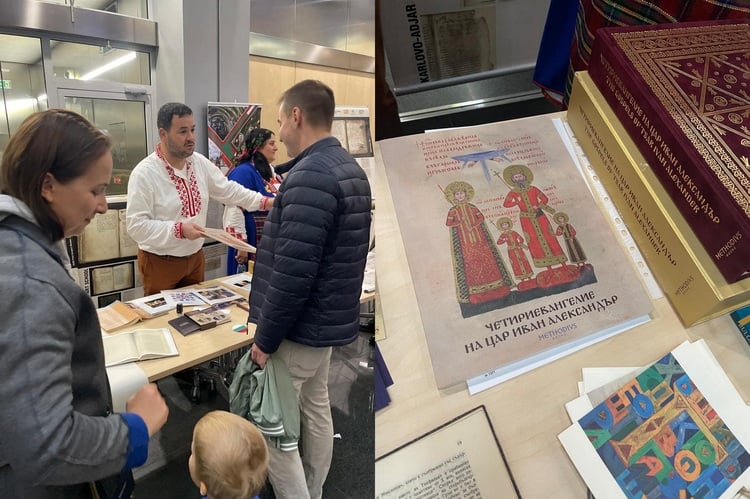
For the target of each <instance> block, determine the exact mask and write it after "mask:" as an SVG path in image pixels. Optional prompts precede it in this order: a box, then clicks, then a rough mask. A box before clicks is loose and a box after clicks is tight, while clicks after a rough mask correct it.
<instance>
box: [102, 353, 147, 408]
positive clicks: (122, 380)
mask: <svg viewBox="0 0 750 499" xmlns="http://www.w3.org/2000/svg"><path fill="white" fill-rule="evenodd" d="M107 377H108V378H109V387H110V389H111V390H112V409H113V411H114V412H125V403H126V402H127V401H128V399H129V398H130V396H131V395H133V394H134V393H135V392H137V391H138V389H139V388H140V387H142V386H144V385H145V384H147V383H148V377H147V376H146V373H145V372H143V369H141V368H140V367H139V366H138V364H137V363H135V362H131V363H129V364H121V365H119V366H112V367H108V368H107Z"/></svg>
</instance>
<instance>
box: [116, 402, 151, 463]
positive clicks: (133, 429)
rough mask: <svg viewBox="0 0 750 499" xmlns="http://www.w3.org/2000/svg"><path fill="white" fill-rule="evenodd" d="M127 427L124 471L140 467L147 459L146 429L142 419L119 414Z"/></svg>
mask: <svg viewBox="0 0 750 499" xmlns="http://www.w3.org/2000/svg"><path fill="white" fill-rule="evenodd" d="M120 416H121V417H122V419H124V420H125V424H127V425H128V430H129V432H128V459H127V461H125V466H124V469H126V470H129V469H133V468H135V467H137V466H141V465H142V464H143V463H145V462H146V459H147V458H148V441H149V436H148V427H147V426H146V423H145V422H144V421H143V419H142V418H141V417H140V416H139V415H138V414H134V413H131V412H125V413H122V414H120Z"/></svg>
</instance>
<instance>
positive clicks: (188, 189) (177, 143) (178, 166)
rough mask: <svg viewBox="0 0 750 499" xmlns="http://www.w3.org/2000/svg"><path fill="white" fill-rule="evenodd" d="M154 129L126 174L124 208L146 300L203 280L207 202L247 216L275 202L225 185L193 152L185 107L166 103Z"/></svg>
mask: <svg viewBox="0 0 750 499" xmlns="http://www.w3.org/2000/svg"><path fill="white" fill-rule="evenodd" d="M157 126H158V127H159V142H158V143H157V144H156V148H155V151H154V152H153V153H151V154H150V155H148V156H147V157H146V158H144V159H143V160H142V161H141V162H140V163H138V164H137V165H136V166H135V168H134V169H133V172H132V173H131V174H130V180H129V181H128V204H127V209H126V224H127V230H128V234H130V237H132V238H133V240H135V242H136V243H138V268H139V270H140V272H141V276H142V277H143V291H144V294H146V295H150V294H154V293H158V292H159V291H162V290H164V289H174V288H178V287H181V286H190V285H192V284H197V283H199V282H201V281H203V280H204V257H203V250H202V247H203V241H204V239H203V236H202V235H201V233H200V231H201V230H203V228H204V227H205V224H206V215H207V212H208V201H209V199H215V200H217V201H219V202H221V203H224V204H228V205H237V206H241V207H242V208H244V209H245V210H247V211H256V210H268V209H270V207H271V205H272V203H273V198H269V197H265V196H263V195H261V194H259V193H257V192H255V191H251V190H249V189H246V188H245V187H243V186H242V185H240V184H238V183H236V182H232V181H231V180H227V178H226V177H225V176H224V174H223V173H222V172H221V170H219V168H218V167H217V166H216V165H215V164H213V163H212V162H211V161H209V160H208V158H206V157H205V156H203V155H202V154H200V153H198V152H195V119H194V118H193V111H192V110H191V109H190V108H189V107H188V106H186V105H185V104H181V103H177V102H170V103H168V104H164V105H163V106H162V107H161V109H159V114H158V116H157Z"/></svg>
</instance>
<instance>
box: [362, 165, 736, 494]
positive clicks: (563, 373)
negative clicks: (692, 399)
mask: <svg viewBox="0 0 750 499" xmlns="http://www.w3.org/2000/svg"><path fill="white" fill-rule="evenodd" d="M378 177H379V178H380V179H381V180H380V182H379V184H378V183H376V188H375V191H376V192H377V193H378V194H377V195H378V213H377V216H378V224H377V233H376V238H377V239H378V246H379V249H378V259H377V262H376V265H377V267H376V276H377V280H378V296H377V304H378V311H379V313H378V315H377V316H376V328H377V329H378V332H377V335H376V336H377V337H378V338H379V340H378V346H379V348H380V351H381V353H382V355H383V358H384V359H385V362H386V364H387V366H388V369H389V371H390V374H391V375H392V377H393V381H394V384H393V385H392V386H391V387H389V388H388V394H389V395H390V397H391V404H390V405H389V406H388V407H386V408H385V409H382V410H380V411H378V412H377V413H376V415H375V455H376V457H379V456H383V455H385V454H387V453H388V452H391V451H393V450H394V449H396V448H398V447H400V446H402V445H404V444H406V443H407V442H410V441H412V440H413V439H415V438H417V437H419V436H421V435H424V434H425V433H427V432H429V431H431V430H433V429H434V428H436V427H438V426H440V425H441V424H443V423H445V422H447V421H450V420H451V419H453V418H455V417H456V416H458V415H460V414H463V413H465V412H467V411H469V410H470V409H473V408H475V407H477V406H480V405H484V406H485V407H486V409H487V413H488V415H489V417H490V420H491V422H492V425H493V427H494V429H495V433H496V435H497V438H498V441H499V443H500V445H501V447H502V449H503V452H504V453H505V457H506V459H507V461H508V464H509V467H510V470H511V473H512V474H513V477H514V479H515V481H516V484H517V486H518V489H519V491H520V493H521V496H522V497H549V496H550V495H552V496H554V497H556V498H567V497H570V498H581V497H586V486H585V484H584V482H583V480H582V478H581V477H580V475H579V474H578V472H577V471H576V469H575V467H574V465H573V463H572V462H571V461H570V459H569V458H568V456H567V454H566V452H565V450H564V449H563V447H562V445H561V444H560V442H559V440H558V439H557V435H558V434H559V433H560V432H562V431H563V430H564V429H565V428H567V427H568V426H569V425H570V424H571V421H570V419H569V418H568V415H567V412H566V411H565V407H564V404H565V403H566V402H568V401H570V400H572V399H574V398H575V397H577V396H578V390H577V382H578V381H580V379H581V368H583V367H620V366H643V365H647V364H650V363H652V362H654V361H656V360H658V359H659V358H660V357H661V356H662V355H664V354H666V353H668V352H669V351H671V350H672V349H674V348H675V347H676V346H677V345H679V344H680V343H682V342H683V341H686V340H690V341H694V340H698V339H700V338H703V339H705V340H706V342H707V344H708V346H709V347H710V348H711V351H712V352H713V354H714V355H715V356H716V358H717V359H718V361H719V363H720V364H721V365H722V367H723V368H724V370H725V371H726V372H727V374H728V376H729V378H730V379H731V381H732V382H733V383H734V385H735V387H736V388H737V390H738V391H739V392H740V394H741V396H742V397H743V398H744V400H745V401H748V400H750V346H748V344H747V343H746V342H745V340H744V339H743V338H742V336H741V335H740V334H739V332H738V331H737V329H736V327H735V326H734V324H733V323H732V321H731V319H730V318H729V317H728V316H722V317H719V318H717V319H714V320H712V321H709V322H706V323H703V324H699V325H697V326H694V327H692V328H689V329H686V328H684V327H683V326H682V324H681V323H680V322H679V319H678V318H677V316H676V314H675V313H674V311H673V310H672V308H671V306H670V305H669V303H668V302H667V300H666V299H665V298H660V299H657V300H655V301H654V311H653V313H652V320H651V321H650V322H648V323H646V324H643V325H641V326H639V327H637V328H634V329H632V330H630V331H627V332H625V333H622V334H619V335H617V336H614V337H612V338H610V339H607V340H605V341H603V342H601V343H597V344H595V345H593V346H590V347H587V348H585V349H583V350H581V351H578V352H576V353H573V354H571V355H569V356H567V357H564V358H562V359H559V360H556V361H554V362H553V363H551V364H548V365H545V366H542V367H540V368H537V369H535V370H533V371H531V372H528V373H526V374H523V375H521V376H519V377H517V378H514V379H511V380H509V381H506V382H504V383H502V384H500V385H497V386H495V387H493V388H490V389H488V390H485V391H483V392H481V393H478V394H476V395H473V396H472V395H469V393H468V391H467V389H466V386H465V384H464V385H457V386H455V387H452V388H450V389H446V390H438V388H437V386H436V384H435V380H434V377H433V373H432V365H431V362H430V356H429V352H428V348H427V342H426V340H425V336H424V331H423V327H422V322H421V319H420V312H419V308H418V305H417V302H416V296H415V294H414V288H413V286H412V284H411V278H410V273H409V268H408V265H407V262H406V254H405V252H404V248H403V243H402V242H401V237H400V232H399V228H398V221H397V219H396V216H395V212H394V210H393V203H392V199H391V197H390V193H389V192H388V189H387V188H386V187H384V186H383V183H384V180H383V178H384V175H378ZM383 290H387V291H386V292H383ZM540 477H543V478H542V479H540ZM550 491H554V493H553V494H550Z"/></svg>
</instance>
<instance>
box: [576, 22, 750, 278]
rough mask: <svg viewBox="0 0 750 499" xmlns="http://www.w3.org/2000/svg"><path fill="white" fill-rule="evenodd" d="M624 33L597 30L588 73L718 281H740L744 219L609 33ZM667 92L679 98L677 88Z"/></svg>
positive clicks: (746, 256) (746, 251) (747, 229)
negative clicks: (719, 277) (716, 271)
mask: <svg viewBox="0 0 750 499" xmlns="http://www.w3.org/2000/svg"><path fill="white" fill-rule="evenodd" d="M662 26H666V25H662ZM669 26H670V27H672V26H673V25H669ZM628 29H632V28H619V29H601V30H598V31H597V35H596V41H595V43H594V47H593V50H592V54H591V61H590V63H589V67H588V71H589V75H590V76H591V79H592V80H593V81H594V83H595V84H596V86H597V88H598V89H599V90H600V91H601V93H602V94H603V96H604V98H605V99H606V100H607V102H608V103H609V104H610V106H611V107H612V109H613V111H614V113H615V114H616V115H617V117H618V118H619V120H620V122H621V124H622V126H623V127H624V128H625V129H626V130H627V132H628V134H629V135H630V137H631V138H632V139H633V141H634V142H635V143H636V146H637V147H638V149H639V151H640V152H641V154H643V156H644V157H645V158H646V159H647V161H648V164H649V166H650V167H651V168H652V170H653V172H654V174H655V176H656V177H657V178H658V179H659V181H660V182H661V184H662V185H663V187H664V189H665V191H666V192H667V194H668V195H669V197H670V198H671V199H672V201H673V202H674V204H675V206H676V207H677V209H679V210H680V213H681V214H682V215H683V216H684V217H685V220H686V221H687V223H688V224H689V225H690V227H691V228H692V230H693V231H694V232H695V234H696V235H697V237H698V240H699V241H700V242H701V244H702V245H703V246H704V247H705V249H706V251H707V252H708V254H709V255H711V258H712V260H713V261H714V263H715V264H716V266H717V268H718V269H719V271H720V272H721V273H722V275H723V276H724V278H725V279H726V280H727V281H728V282H736V281H738V280H740V279H743V278H745V277H747V276H748V270H749V269H750V219H749V218H748V216H747V215H746V213H745V211H744V210H743V209H742V208H741V207H740V206H739V205H738V204H736V203H735V201H734V200H733V199H732V196H731V194H730V193H729V192H728V190H727V188H726V187H725V186H724V185H723V184H722V182H721V181H720V179H718V178H717V176H716V174H715V173H714V172H713V171H712V170H711V169H710V168H709V167H708V165H706V163H705V161H704V158H703V157H702V156H701V154H700V153H699V152H698V151H697V150H696V148H695V147H694V144H695V139H694V137H695V135H696V134H699V132H697V131H696V130H685V129H684V122H683V127H681V126H679V125H678V124H677V123H676V122H675V120H674V119H673V114H674V113H678V112H681V110H678V109H672V110H669V109H666V108H665V107H664V105H663V103H662V101H661V100H660V99H659V98H658V97H657V96H656V95H655V94H654V93H653V90H652V89H651V87H650V85H649V83H648V81H647V80H646V79H645V78H644V77H643V75H642V73H641V71H639V69H638V68H637V67H636V66H635V65H634V64H633V63H632V62H631V60H630V59H629V58H628V56H627V55H626V54H625V52H624V51H623V50H622V48H621V47H620V46H619V45H618V42H617V39H616V38H615V36H614V34H616V33H618V31H619V32H622V31H625V30H628ZM638 29H641V30H645V31H648V30H651V29H667V28H666V27H661V26H641V27H639V28H638ZM663 84H665V85H669V83H668V82H663ZM671 90H672V93H671V95H673V96H675V95H680V91H679V90H680V89H679V88H672V89H671ZM686 108H687V106H686ZM685 121H686V122H688V120H685ZM727 126H729V125H727ZM699 135H700V134H699ZM691 136H692V137H693V138H692V139H691ZM745 188H747V187H745Z"/></svg>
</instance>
